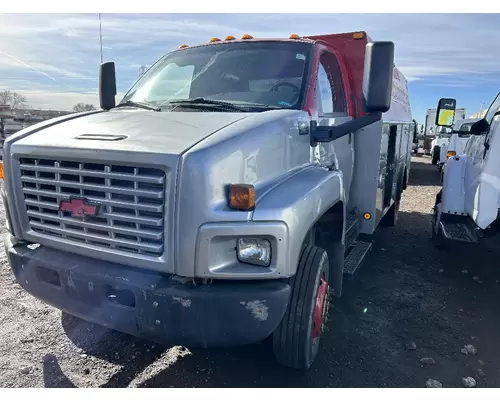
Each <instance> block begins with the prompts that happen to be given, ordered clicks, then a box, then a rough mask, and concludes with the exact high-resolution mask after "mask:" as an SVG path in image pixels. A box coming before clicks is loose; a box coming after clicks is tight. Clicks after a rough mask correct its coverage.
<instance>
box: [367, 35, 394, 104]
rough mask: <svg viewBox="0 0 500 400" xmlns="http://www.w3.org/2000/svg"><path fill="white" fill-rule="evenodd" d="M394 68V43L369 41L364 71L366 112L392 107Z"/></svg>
mask: <svg viewBox="0 0 500 400" xmlns="http://www.w3.org/2000/svg"><path fill="white" fill-rule="evenodd" d="M393 70H394V43H393V42H372V43H368V44H367V45H366V49H365V66H364V72H363V101H364V106H365V111H366V112H369V113H373V112H380V113H384V112H387V111H388V110H389V108H390V107H391V94H392V77H393V73H394V72H393Z"/></svg>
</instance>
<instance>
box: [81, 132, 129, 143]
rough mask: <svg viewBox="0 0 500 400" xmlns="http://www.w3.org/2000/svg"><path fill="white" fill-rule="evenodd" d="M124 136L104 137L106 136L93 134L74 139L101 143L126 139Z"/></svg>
mask: <svg viewBox="0 0 500 400" xmlns="http://www.w3.org/2000/svg"><path fill="white" fill-rule="evenodd" d="M126 138H127V136H126V135H106V134H100V135H96V134H93V133H83V134H81V135H78V136H77V137H75V139H78V140H103V141H108V142H109V141H116V140H123V139H126Z"/></svg>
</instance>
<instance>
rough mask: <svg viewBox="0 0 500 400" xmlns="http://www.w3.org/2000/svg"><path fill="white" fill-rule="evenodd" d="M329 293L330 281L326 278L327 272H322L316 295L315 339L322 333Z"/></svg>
mask: <svg viewBox="0 0 500 400" xmlns="http://www.w3.org/2000/svg"><path fill="white" fill-rule="evenodd" d="M327 294H328V282H327V281H326V279H325V273H324V272H323V273H322V274H321V278H320V280H319V287H318V294H317V295H316V304H315V306H314V319H313V324H314V326H313V336H312V338H313V340H314V339H316V338H318V337H319V336H320V335H321V329H322V327H323V322H324V318H325V311H326V304H327V301H326V297H327Z"/></svg>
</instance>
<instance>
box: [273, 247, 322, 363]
mask: <svg viewBox="0 0 500 400" xmlns="http://www.w3.org/2000/svg"><path fill="white" fill-rule="evenodd" d="M329 269H330V267H329V261H328V254H327V253H326V251H325V250H324V249H322V248H320V247H316V246H312V245H306V246H304V248H303V249H302V253H301V256H300V260H299V265H298V267H297V272H296V274H295V275H294V276H293V277H292V278H290V280H289V283H290V286H291V288H292V293H291V296H290V301H289V304H288V308H287V310H286V312H285V315H284V316H283V319H282V320H281V323H280V325H279V326H278V328H277V329H276V331H275V332H274V333H273V350H274V357H275V359H276V361H277V362H278V363H280V364H282V365H284V366H286V367H290V368H295V369H303V370H304V369H309V368H310V367H311V365H312V364H313V362H314V361H315V359H316V357H317V355H318V352H319V342H320V337H321V333H322V331H323V329H324V324H325V320H326V316H327V314H328V301H329V300H328V294H329V286H328V278H329Z"/></svg>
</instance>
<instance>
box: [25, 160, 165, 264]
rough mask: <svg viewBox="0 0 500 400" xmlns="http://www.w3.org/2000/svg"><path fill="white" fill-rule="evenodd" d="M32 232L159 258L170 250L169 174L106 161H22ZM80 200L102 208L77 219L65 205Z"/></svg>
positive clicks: (27, 209) (26, 203)
mask: <svg viewBox="0 0 500 400" xmlns="http://www.w3.org/2000/svg"><path fill="white" fill-rule="evenodd" d="M19 165H20V172H21V183H22V190H23V194H24V201H25V205H26V212H27V214H28V219H29V225H30V228H31V229H32V230H33V231H35V232H36V233H38V234H39V235H43V236H46V237H48V238H50V237H58V238H64V239H65V240H66V241H69V242H74V243H87V244H89V245H93V246H98V247H103V248H109V249H114V250H115V251H119V252H122V253H134V254H144V255H146V256H154V257H159V256H161V255H162V254H163V252H164V220H165V219H164V211H165V210H164V201H165V187H166V182H165V181H166V176H165V172H164V171H162V170H160V169H155V168H142V167H134V166H122V165H112V164H107V163H106V164H101V163H92V162H91V163H87V162H78V161H68V160H53V159H41V158H25V157H23V158H20V160H19ZM72 197H79V198H82V199H85V200H86V201H88V202H94V203H98V204H100V205H101V207H100V212H99V214H98V215H97V216H95V217H89V218H85V219H83V218H74V217H72V216H71V213H69V212H66V211H59V203H60V202H61V201H63V200H64V201H68V200H69V199H70V198H72Z"/></svg>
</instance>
